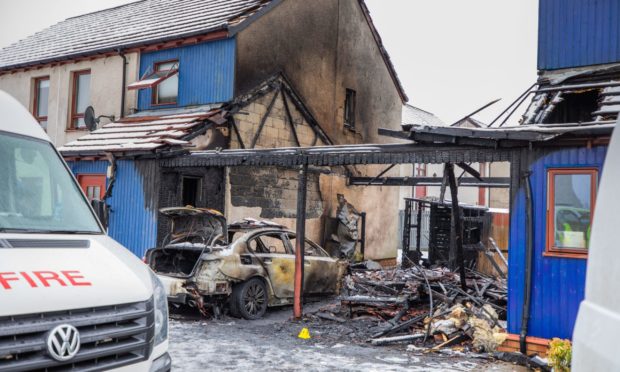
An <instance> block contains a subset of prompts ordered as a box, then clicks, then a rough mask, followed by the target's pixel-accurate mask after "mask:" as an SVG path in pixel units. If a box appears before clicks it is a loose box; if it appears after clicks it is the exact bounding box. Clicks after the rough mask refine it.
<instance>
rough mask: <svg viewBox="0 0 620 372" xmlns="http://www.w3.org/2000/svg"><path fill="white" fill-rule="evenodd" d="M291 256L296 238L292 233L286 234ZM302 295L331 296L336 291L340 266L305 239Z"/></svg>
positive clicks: (321, 249)
mask: <svg viewBox="0 0 620 372" xmlns="http://www.w3.org/2000/svg"><path fill="white" fill-rule="evenodd" d="M287 237H288V240H289V243H290V246H291V250H292V251H293V254H294V253H295V244H296V240H297V239H296V238H295V234H294V233H287ZM304 253H305V255H304V294H308V295H319V294H332V293H336V292H337V290H338V282H339V280H340V277H341V272H342V265H340V264H339V263H338V261H337V260H336V259H334V258H332V257H330V255H329V254H328V253H327V252H326V251H325V250H324V249H323V248H321V247H320V246H319V245H317V244H315V243H314V242H312V241H311V240H308V239H306V241H305V246H304Z"/></svg>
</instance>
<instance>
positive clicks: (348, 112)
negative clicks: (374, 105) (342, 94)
mask: <svg viewBox="0 0 620 372" xmlns="http://www.w3.org/2000/svg"><path fill="white" fill-rule="evenodd" d="M344 126H345V127H346V128H349V129H355V91H354V90H353V89H347V95H346V98H345V101H344Z"/></svg>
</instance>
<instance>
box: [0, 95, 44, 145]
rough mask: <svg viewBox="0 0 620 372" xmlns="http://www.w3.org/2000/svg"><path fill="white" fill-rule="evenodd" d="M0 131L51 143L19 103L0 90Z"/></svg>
mask: <svg viewBox="0 0 620 372" xmlns="http://www.w3.org/2000/svg"><path fill="white" fill-rule="evenodd" d="M0 115H1V118H0V131H1V132H7V133H15V134H19V135H22V136H27V137H33V138H36V139H40V140H44V141H46V142H51V141H50V139H49V137H48V136H47V134H46V133H45V131H44V130H43V128H41V125H39V123H38V122H37V121H36V120H35V119H34V117H32V115H31V114H30V112H28V110H26V108H25V107H24V106H22V104H21V103H19V102H18V101H17V100H16V99H15V98H13V97H12V96H10V95H9V94H8V93H6V92H3V91H1V90H0Z"/></svg>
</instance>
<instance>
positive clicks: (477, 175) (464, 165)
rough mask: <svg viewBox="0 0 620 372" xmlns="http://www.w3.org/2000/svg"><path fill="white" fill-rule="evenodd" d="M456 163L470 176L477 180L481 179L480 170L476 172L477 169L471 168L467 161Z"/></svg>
mask: <svg viewBox="0 0 620 372" xmlns="http://www.w3.org/2000/svg"><path fill="white" fill-rule="evenodd" d="M457 165H458V166H459V168H461V169H462V170H464V171H465V172H467V173H469V174H470V175H471V176H472V177H474V178H475V179H477V180H478V181H482V176H481V175H480V172H478V171H477V170H475V169H474V168H472V167H471V166H470V165H469V164H467V163H458V164H457ZM460 178H461V177H459V179H460Z"/></svg>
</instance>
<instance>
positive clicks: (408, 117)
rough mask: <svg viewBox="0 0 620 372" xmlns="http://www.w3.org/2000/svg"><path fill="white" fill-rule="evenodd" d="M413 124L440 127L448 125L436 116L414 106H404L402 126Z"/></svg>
mask: <svg viewBox="0 0 620 372" xmlns="http://www.w3.org/2000/svg"><path fill="white" fill-rule="evenodd" d="M412 124H422V125H434V126H438V127H440V126H444V125H446V123H444V122H443V121H442V120H441V119H439V118H438V117H437V116H435V114H433V113H431V112H428V111H424V110H422V109H421V108H418V107H415V106H413V105H410V104H405V105H403V118H402V125H412Z"/></svg>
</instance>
